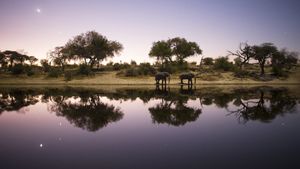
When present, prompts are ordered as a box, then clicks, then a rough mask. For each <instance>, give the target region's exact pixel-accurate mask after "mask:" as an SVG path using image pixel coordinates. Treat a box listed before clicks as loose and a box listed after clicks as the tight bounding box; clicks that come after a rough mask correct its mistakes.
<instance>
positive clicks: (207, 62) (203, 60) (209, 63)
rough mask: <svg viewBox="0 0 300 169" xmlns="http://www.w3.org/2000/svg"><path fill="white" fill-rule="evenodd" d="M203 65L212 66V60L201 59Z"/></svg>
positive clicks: (208, 58)
mask: <svg viewBox="0 0 300 169" xmlns="http://www.w3.org/2000/svg"><path fill="white" fill-rule="evenodd" d="M202 62H203V65H213V64H214V59H213V58H210V57H207V58H204V59H202Z"/></svg>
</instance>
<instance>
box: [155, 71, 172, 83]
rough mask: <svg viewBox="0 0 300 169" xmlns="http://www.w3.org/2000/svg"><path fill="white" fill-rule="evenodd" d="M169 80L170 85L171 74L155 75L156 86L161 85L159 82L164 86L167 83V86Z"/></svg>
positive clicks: (159, 73) (160, 73)
mask: <svg viewBox="0 0 300 169" xmlns="http://www.w3.org/2000/svg"><path fill="white" fill-rule="evenodd" d="M167 79H168V84H170V74H169V73H168V72H158V73H156V75H155V81H156V85H159V81H160V80H161V81H162V85H163V84H164V82H165V85H166V84H167Z"/></svg>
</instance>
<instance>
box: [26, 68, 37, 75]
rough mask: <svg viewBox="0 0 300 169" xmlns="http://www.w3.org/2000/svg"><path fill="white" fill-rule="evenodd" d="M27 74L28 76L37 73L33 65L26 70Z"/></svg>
mask: <svg viewBox="0 0 300 169" xmlns="http://www.w3.org/2000/svg"><path fill="white" fill-rule="evenodd" d="M26 74H27V76H33V75H34V74H35V71H34V70H33V69H32V68H31V67H29V68H28V69H27V70H26Z"/></svg>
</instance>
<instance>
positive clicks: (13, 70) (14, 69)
mask: <svg viewBox="0 0 300 169" xmlns="http://www.w3.org/2000/svg"><path fill="white" fill-rule="evenodd" d="M24 72H25V68H24V66H23V65H22V64H16V65H14V66H13V67H12V68H11V73H12V74H14V75H19V74H22V73H24Z"/></svg>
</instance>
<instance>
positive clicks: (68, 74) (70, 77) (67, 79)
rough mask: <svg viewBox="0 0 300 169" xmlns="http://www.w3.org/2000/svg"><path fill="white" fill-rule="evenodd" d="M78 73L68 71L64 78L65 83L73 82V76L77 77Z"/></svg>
mask: <svg viewBox="0 0 300 169" xmlns="http://www.w3.org/2000/svg"><path fill="white" fill-rule="evenodd" d="M75 74H76V73H75V72H74V71H66V72H65V73H64V78H65V81H66V82H68V81H71V80H72V79H73V76H74V75H75Z"/></svg>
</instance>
